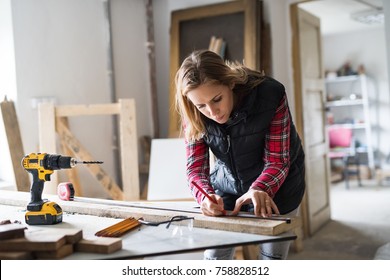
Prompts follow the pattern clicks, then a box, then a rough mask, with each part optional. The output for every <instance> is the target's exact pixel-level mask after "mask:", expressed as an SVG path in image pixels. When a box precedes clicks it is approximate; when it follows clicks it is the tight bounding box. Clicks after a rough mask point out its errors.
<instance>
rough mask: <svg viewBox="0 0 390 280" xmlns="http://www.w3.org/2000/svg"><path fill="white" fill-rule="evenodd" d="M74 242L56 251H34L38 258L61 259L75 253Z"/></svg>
mask: <svg viewBox="0 0 390 280" xmlns="http://www.w3.org/2000/svg"><path fill="white" fill-rule="evenodd" d="M73 251H74V249H73V244H65V245H64V246H62V247H60V248H59V249H58V250H54V251H38V252H35V253H34V256H35V258H36V259H39V260H60V259H63V258H65V257H67V256H69V255H71V254H72V253H73Z"/></svg>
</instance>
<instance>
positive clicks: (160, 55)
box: [0, 0, 390, 254]
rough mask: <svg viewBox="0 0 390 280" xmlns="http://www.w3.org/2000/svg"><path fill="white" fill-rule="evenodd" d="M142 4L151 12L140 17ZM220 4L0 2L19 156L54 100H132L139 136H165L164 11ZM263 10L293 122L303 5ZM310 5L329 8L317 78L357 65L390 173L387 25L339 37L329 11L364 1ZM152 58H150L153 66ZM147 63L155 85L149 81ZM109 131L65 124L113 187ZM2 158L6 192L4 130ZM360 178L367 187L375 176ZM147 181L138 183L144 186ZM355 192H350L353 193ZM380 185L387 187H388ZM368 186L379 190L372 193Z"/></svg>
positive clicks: (4, 69) (0, 87) (10, 180)
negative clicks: (295, 31)
mask: <svg viewBox="0 0 390 280" xmlns="http://www.w3.org/2000/svg"><path fill="white" fill-rule="evenodd" d="M147 2H149V3H150V5H151V6H150V7H152V11H148V10H147V5H146V3H147ZM222 2H229V1H224V0H185V1H182V0H155V1H144V0H133V1H129V0H103V1H102V0H83V1H78V0H56V1H51V0H35V1H28V0H0V34H1V36H0V61H1V63H0V100H1V101H2V100H4V98H5V96H6V97H7V99H8V100H12V101H14V102H15V106H16V112H17V116H18V120H19V125H20V132H21V136H22V142H23V147H24V151H25V152H26V153H29V152H35V151H37V150H38V147H39V138H38V115H37V107H38V104H39V103H41V102H54V104H56V105H75V104H99V103H113V102H117V101H118V100H119V99H124V98H133V99H134V100H135V104H136V127H137V136H138V138H139V139H141V137H143V136H148V137H150V138H152V139H157V138H168V137H169V115H170V114H169V111H170V110H172V107H171V104H170V103H169V91H170V86H171V83H172V82H173V81H172V80H171V79H170V76H169V75H170V72H169V68H170V23H171V13H172V11H176V10H181V9H187V8H191V7H195V6H202V5H208V4H215V3H222ZM262 2H263V16H264V20H265V22H266V23H267V24H269V26H270V34H271V35H270V36H271V44H270V47H271V49H270V54H271V56H272V59H271V61H272V65H271V66H272V67H271V68H272V76H273V77H275V78H276V79H278V80H279V81H281V82H282V83H283V84H284V85H285V87H286V90H287V94H288V97H289V102H290V106H291V108H292V111H293V114H296V113H299V112H294V108H295V107H294V83H293V73H294V69H293V68H292V66H291V65H292V55H291V49H292V46H291V37H292V34H291V24H290V10H289V9H290V5H291V4H292V3H296V2H302V1H294V0H277V1H271V0H264V1H262ZM310 2H326V3H327V4H325V6H324V7H326V5H329V6H328V7H333V8H334V9H330V8H329V9H327V8H320V9H314V10H312V12H313V13H314V12H315V11H317V12H318V14H316V16H317V17H320V18H321V23H322V32H323V33H322V41H323V45H322V47H323V50H322V51H323V63H324V71H325V70H326V71H331V72H332V71H333V72H334V71H337V70H338V69H340V67H342V66H343V65H344V64H345V63H347V62H352V64H353V67H354V68H355V69H357V68H358V66H359V65H364V68H365V71H366V74H367V75H368V76H370V77H371V78H373V81H374V85H375V97H373V98H372V99H374V100H375V102H374V103H373V105H372V107H371V110H372V134H373V141H372V143H373V149H374V153H375V165H376V168H378V169H383V170H389V169H390V162H389V161H390V147H389V145H388V143H389V142H390V122H388V121H387V120H388V118H389V117H390V94H389V85H388V81H389V71H388V64H389V59H390V52H389V51H390V46H389V45H388V44H387V42H389V39H390V23H389V22H390V21H387V22H386V21H384V22H383V23H381V24H372V25H369V26H366V27H361V28H359V29H356V27H353V29H348V30H344V29H343V28H342V27H346V26H347V24H343V23H338V25H337V19H338V17H337V16H338V15H337V14H335V12H334V11H335V10H337V11H343V9H340V8H337V6H336V5H339V4H340V3H343V2H349V3H350V4H351V3H353V2H356V3H355V4H360V5H364V3H361V2H363V1H353V0H344V1H337V0H336V1H335V0H323V1H310ZM366 2H368V3H369V5H371V6H372V7H378V9H379V10H380V11H382V14H383V13H384V16H387V17H388V16H389V14H390V4H389V2H388V1H379V0H378V1H374V0H371V1H368V0H367V1H366ZM308 10H310V8H308ZM148 12H149V15H150V12H152V19H153V35H154V38H153V41H148V36H149V35H150V30H149V31H148V24H150V21H148V20H147V14H148ZM327 13H328V14H327ZM341 17H344V18H345V17H348V18H349V17H350V16H349V15H347V16H345V15H343V16H340V18H341ZM335 23H336V24H335ZM331 24H333V26H331ZM361 26H362V25H361ZM149 39H150V38H149ZM151 50H153V51H154V52H155V53H154V56H152V59H153V58H155V60H154V61H152V63H151V60H150V59H151V56H150V52H151ZM153 63H155V65H154V66H155V69H154V70H155V77H153V76H152V74H151V73H152V71H151V69H152V70H153V67H154V66H152V65H153ZM153 79H154V80H153ZM154 82H155V84H156V88H155V90H156V92H155V93H156V95H157V101H158V102H157V108H155V109H154V108H153V105H152V104H153V102H152V101H153V97H152V93H153V92H152V91H153V90H154V88H153V83H154ZM154 113H158V115H157V120H158V121H157V123H155V122H154V121H155V119H156V118H155V117H154ZM0 123H2V122H0ZM114 125H115V122H113V121H112V119H110V118H103V117H98V118H78V119H77V120H72V119H71V120H70V126H71V128H72V131H73V132H74V134H75V135H77V137H78V138H79V139H80V140H82V141H83V143H88V149H89V150H90V151H91V153H93V155H94V157H95V158H96V159H101V160H104V163H105V164H104V166H105V168H106V171H107V172H108V174H109V175H110V176H112V177H113V178H114V179H116V180H118V181H120V175H119V174H118V172H117V170H116V169H117V168H116V167H117V166H119V165H120V164H119V158H118V154H117V153H116V152H115V151H116V150H117V149H118V146H117V145H118V139H117V135H116V129H115V127H114ZM0 127H1V126H0ZM138 145H139V149H138V150H139V152H138V156H139V165H142V164H143V163H144V162H145V160H146V159H145V154H144V152H143V151H144V149H143V147H142V142H141V141H140V142H139V144H138ZM0 155H1V159H2V160H1V161H0V187H1V188H4V189H10V188H11V189H12V188H14V185H15V178H14V176H13V169H12V164H11V158H10V156H9V152H8V143H7V142H6V137H5V134H4V131H3V129H2V128H0ZM143 175H144V176H147V175H145V174H143ZM143 175H142V174H141V175H140V176H143ZM80 177H81V178H80V180H81V181H82V182H83V186H84V189H83V191H84V195H85V196H88V197H102V198H105V197H106V193H105V192H104V190H103V189H101V188H94V187H93V185H94V184H95V181H94V180H93V178H90V176H89V175H88V174H84V173H81V174H80ZM363 179H364V180H374V179H375V174H370V175H368V176H367V177H366V178H363ZM145 180H147V179H145V178H144V180H143V181H141V183H143V184H144V183H145V182H144V181H145ZM354 182H355V181H354ZM373 182H375V181H370V182H369V183H366V185H367V184H368V185H372V184H373ZM143 184H142V185H143ZM183 187H185V186H183ZM354 187H356V185H352V188H354ZM382 187H383V188H388V186H387V185H386V181H385V182H384V185H383V186H382ZM372 188H373V189H374V192H375V191H377V188H376V187H372ZM351 191H352V190H351ZM336 208H337V207H336ZM382 241H383V240H382ZM378 245H379V244H378ZM372 254H373V252H372Z"/></svg>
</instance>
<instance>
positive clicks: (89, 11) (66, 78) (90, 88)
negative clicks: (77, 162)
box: [11, 0, 151, 196]
mask: <svg viewBox="0 0 390 280" xmlns="http://www.w3.org/2000/svg"><path fill="white" fill-rule="evenodd" d="M105 2H106V1H102V0H83V1H79V0H57V1H51V0H35V1H28V0H13V1H11V9H12V18H13V31H14V45H15V61H16V77H17V85H18V91H17V95H18V100H17V104H16V105H17V113H18V116H19V122H20V128H21V134H22V138H23V144H24V149H25V152H26V153H29V152H36V151H38V145H39V143H38V118H37V110H36V109H33V108H32V105H31V101H32V100H33V99H36V98H38V99H39V98H41V97H50V98H53V99H54V100H55V103H56V104H57V105H63V104H94V103H111V102H112V97H111V90H110V78H111V73H110V72H109V71H110V68H109V56H108V47H109V44H108V42H109V41H108V39H109V36H108V28H107V27H108V26H107V21H106V17H105V14H104V13H105V10H104V4H105ZM112 14H113V20H112V27H113V32H112V34H113V47H114V51H115V57H114V66H115V68H114V69H115V73H114V74H115V85H116V87H117V90H116V92H117V99H118V98H135V101H136V107H137V108H136V109H137V129H138V131H137V133H138V135H139V136H141V135H144V134H150V131H151V124H150V108H149V104H148V103H149V99H148V98H149V95H150V94H149V91H150V90H149V77H148V68H147V65H148V63H147V56H146V50H145V41H146V27H145V26H146V20H145V17H144V15H145V8H144V1H142V0H138V1H125V0H122V1H119V0H116V1H112ZM70 121H71V122H70V125H71V129H72V131H73V132H74V134H75V135H76V136H77V137H78V138H79V140H80V141H81V142H82V143H85V144H84V146H86V148H87V149H88V150H89V151H90V152H91V154H92V155H93V156H94V157H95V158H96V159H98V160H103V161H104V165H103V168H104V169H105V170H106V171H107V172H108V174H109V175H111V176H112V177H114V179H116V180H117V181H118V178H116V176H115V174H116V172H115V170H114V166H115V164H114V157H113V146H112V143H113V137H114V136H113V126H112V119H111V118H110V117H105V116H104V117H103V116H102V117H100V116H98V117H77V118H72V119H71V120H70ZM42 152H45V151H42ZM58 152H59V151H58ZM77 168H78V167H77ZM78 169H79V171H80V172H81V173H82V174H81V180H82V184H83V190H85V191H84V194H85V195H88V196H89V195H90V196H105V192H104V191H103V190H102V188H99V187H98V188H97V187H96V182H95V181H94V179H93V178H92V177H91V176H90V175H89V174H88V172H87V171H86V170H84V169H83V167H80V168H78Z"/></svg>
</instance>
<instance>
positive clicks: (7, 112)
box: [0, 101, 30, 192]
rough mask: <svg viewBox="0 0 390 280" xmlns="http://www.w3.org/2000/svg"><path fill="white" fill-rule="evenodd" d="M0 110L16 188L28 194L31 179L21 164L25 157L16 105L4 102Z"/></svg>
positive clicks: (0, 105)
mask: <svg viewBox="0 0 390 280" xmlns="http://www.w3.org/2000/svg"><path fill="white" fill-rule="evenodd" d="M0 109H1V110H0V111H1V114H2V117H3V122H4V128H5V133H6V135H7V141H8V146H9V151H10V155H11V160H12V166H13V170H14V174H15V183H16V188H17V190H18V191H24V192H28V191H29V190H30V179H29V176H28V173H27V172H26V171H25V170H24V169H23V167H22V165H21V164H20V161H21V160H22V158H23V156H24V149H23V143H22V137H21V135H20V128H19V122H18V118H17V115H16V111H15V105H14V103H13V102H12V101H3V102H1V103H0Z"/></svg>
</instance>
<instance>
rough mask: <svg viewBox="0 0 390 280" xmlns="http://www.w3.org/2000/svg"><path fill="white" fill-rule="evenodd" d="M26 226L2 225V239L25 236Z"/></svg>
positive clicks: (0, 231) (0, 226)
mask: <svg viewBox="0 0 390 280" xmlns="http://www.w3.org/2000/svg"><path fill="white" fill-rule="evenodd" d="M25 228H26V227H25V226H23V225H20V224H6V225H0V240H6V239H13V238H21V237H24V230H25Z"/></svg>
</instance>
